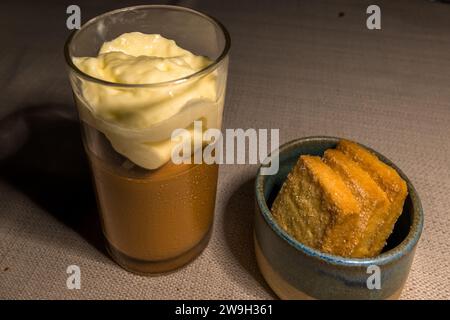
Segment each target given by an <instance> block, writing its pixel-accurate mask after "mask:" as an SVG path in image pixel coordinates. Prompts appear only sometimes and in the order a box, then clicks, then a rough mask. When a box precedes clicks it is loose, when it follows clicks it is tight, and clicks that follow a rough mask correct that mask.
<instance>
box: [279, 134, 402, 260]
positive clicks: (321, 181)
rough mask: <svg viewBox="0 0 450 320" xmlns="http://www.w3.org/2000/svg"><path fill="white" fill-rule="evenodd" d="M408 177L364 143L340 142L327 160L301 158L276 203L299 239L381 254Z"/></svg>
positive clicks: (343, 251) (327, 248)
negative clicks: (405, 177) (369, 149)
mask: <svg viewBox="0 0 450 320" xmlns="http://www.w3.org/2000/svg"><path fill="white" fill-rule="evenodd" d="M406 195H407V186H406V183H405V181H404V180H403V179H402V178H401V177H400V176H399V174H398V173H397V172H396V171H395V170H394V169H393V168H391V167H389V166H388V165H386V164H385V163H383V162H381V161H380V160H379V159H378V158H377V157H376V156H375V155H374V154H372V153H371V152H370V151H368V150H366V149H365V148H363V147H362V146H360V145H358V144H356V143H354V142H351V141H347V140H342V141H340V142H339V144H338V145H337V148H336V149H328V150H326V151H325V153H324V155H323V158H320V157H318V156H308V155H302V156H300V158H299V160H298V161H297V164H296V165H295V166H294V168H293V169H292V171H291V172H290V173H289V175H288V177H287V179H286V181H285V182H284V184H283V186H282V188H281V190H280V192H279V194H278V195H277V197H276V198H275V201H274V203H273V206H272V215H273V216H274V218H275V220H276V221H277V223H278V224H279V225H280V227H281V228H283V229H284V230H285V231H286V232H287V233H289V234H290V235H291V236H293V237H294V238H295V239H297V240H298V241H299V242H301V243H303V244H305V245H307V246H310V247H313V248H315V249H318V250H321V251H323V252H327V253H331V254H334V255H339V256H344V257H354V258H364V257H373V256H376V255H378V254H379V253H380V252H381V251H382V249H383V247H384V246H385V244H386V240H387V238H388V237H389V235H390V234H391V233H392V230H393V228H394V224H395V222H396V221H397V219H398V217H399V216H400V214H401V213H402V209H403V204H404V201H405V198H406Z"/></svg>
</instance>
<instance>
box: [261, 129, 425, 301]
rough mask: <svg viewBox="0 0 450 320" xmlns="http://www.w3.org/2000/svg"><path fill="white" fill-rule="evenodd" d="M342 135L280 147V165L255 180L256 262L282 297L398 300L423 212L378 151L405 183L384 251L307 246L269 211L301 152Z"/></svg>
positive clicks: (319, 150) (317, 149)
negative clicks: (353, 252)
mask: <svg viewBox="0 0 450 320" xmlns="http://www.w3.org/2000/svg"><path fill="white" fill-rule="evenodd" d="M339 140H340V138H336V137H307V138H301V139H298V140H294V141H291V142H288V143H286V144H284V145H283V146H281V147H280V148H279V161H280V168H279V171H278V173H276V174H274V175H261V168H260V169H259V171H258V175H257V177H256V183H255V192H256V214H255V229H254V242H255V252H256V258H257V262H258V266H259V268H260V270H261V272H262V274H263V276H264V278H265V279H266V281H267V283H268V284H269V286H270V287H271V288H272V289H273V291H274V292H275V293H276V294H277V295H278V296H279V297H280V298H282V299H397V298H398V297H399V296H400V293H401V291H402V288H403V286H404V284H405V281H406V279H407V277H408V273H409V270H410V267H411V263H412V261H413V257H414V251H415V248H416V245H417V242H418V240H419V238H420V235H421V232H422V228H423V211H422V206H421V203H420V200H419V197H418V195H417V192H416V190H415V189H414V187H413V185H412V184H411V182H410V181H409V179H408V177H406V176H405V174H404V173H403V172H402V171H401V170H400V169H399V168H398V167H397V166H395V165H394V164H393V163H392V162H391V161H389V160H388V159H387V158H386V157H384V156H383V155H381V154H380V153H378V152H376V151H374V150H372V149H371V148H368V147H366V148H367V149H369V150H371V151H372V152H374V153H375V154H376V155H377V156H378V158H379V159H380V160H381V161H383V162H385V163H386V164H388V165H390V166H391V167H393V168H395V169H396V170H397V172H398V173H399V174H400V176H401V177H402V178H403V179H404V180H405V181H406V183H407V186H408V196H407V198H406V200H405V204H404V207H403V213H402V214H401V216H400V218H399V219H398V220H397V223H396V224H395V228H394V231H393V233H392V234H391V236H390V237H389V239H388V241H387V245H386V247H385V248H384V250H383V252H382V253H381V254H380V255H378V256H376V257H373V258H344V257H340V256H335V255H331V254H326V253H323V252H320V251H318V250H315V249H313V248H311V247H308V246H306V245H304V244H302V243H300V242H298V241H297V240H295V239H294V238H293V237H291V236H290V235H289V234H287V233H286V232H285V231H284V230H283V229H281V228H280V227H279V226H278V225H277V223H276V221H275V220H274V218H273V217H272V214H271V212H270V207H271V205H272V202H273V200H274V199H275V197H276V195H277V194H278V192H279V190H280V188H281V186H282V184H283V182H284V180H285V179H286V177H287V174H288V173H289V172H290V171H291V169H292V168H293V166H294V165H295V163H296V162H297V159H298V157H299V156H300V155H303V154H310V155H319V156H321V155H323V153H324V151H325V150H326V149H328V148H334V147H336V145H337V143H338V142H339Z"/></svg>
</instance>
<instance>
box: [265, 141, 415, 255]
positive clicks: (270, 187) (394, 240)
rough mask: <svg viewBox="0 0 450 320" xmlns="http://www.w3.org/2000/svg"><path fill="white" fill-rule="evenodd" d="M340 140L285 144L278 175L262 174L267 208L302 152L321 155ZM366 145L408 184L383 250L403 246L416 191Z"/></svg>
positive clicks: (412, 218)
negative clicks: (401, 209) (401, 210)
mask: <svg viewBox="0 0 450 320" xmlns="http://www.w3.org/2000/svg"><path fill="white" fill-rule="evenodd" d="M339 140H340V138H332V137H312V138H310V139H302V141H298V140H297V141H293V142H290V143H287V144H285V145H284V146H282V147H281V148H280V154H279V156H280V169H279V171H278V173H277V174H275V175H266V176H262V177H263V185H264V187H263V192H264V198H265V201H266V203H267V206H268V208H269V209H270V208H271V207H272V203H273V201H274V200H275V198H276V196H277V194H278V192H279V191H280V189H281V186H282V185H283V183H284V181H285V179H286V177H287V175H288V173H289V172H290V171H291V169H292V168H293V167H294V165H295V164H296V162H297V160H298V158H299V156H300V155H304V154H309V155H316V156H322V155H323V153H324V152H325V150H327V149H329V148H335V147H336V145H337V143H338V142H339ZM364 147H365V146H364ZM366 148H367V149H369V150H371V151H372V152H374V153H375V154H376V155H377V156H378V158H379V159H380V160H381V161H383V162H385V163H386V164H388V165H390V166H392V167H393V168H394V169H396V170H397V172H398V173H399V174H400V175H401V176H402V178H403V179H404V180H405V181H406V182H407V185H408V196H407V198H406V200H405V204H404V206H403V212H402V214H401V216H400V217H399V219H398V220H397V222H396V224H395V227H394V231H393V232H392V234H391V235H390V237H389V239H388V240H387V244H386V246H385V247H384V249H383V252H387V251H389V250H391V249H393V248H395V247H397V246H398V245H400V244H401V243H402V242H403V241H404V240H405V239H406V238H407V237H408V234H409V232H410V230H411V227H412V225H413V221H414V205H413V200H412V196H411V194H412V193H414V194H415V191H414V190H413V188H412V186H411V184H410V182H409V180H408V179H407V177H406V176H405V175H404V174H403V173H402V172H401V171H400V170H399V169H398V168H397V167H396V166H395V165H394V164H393V163H392V162H391V161H390V160H388V159H387V158H385V157H384V156H382V155H381V154H379V153H377V152H376V151H374V150H372V149H370V148H368V147H366ZM269 214H270V213H269Z"/></svg>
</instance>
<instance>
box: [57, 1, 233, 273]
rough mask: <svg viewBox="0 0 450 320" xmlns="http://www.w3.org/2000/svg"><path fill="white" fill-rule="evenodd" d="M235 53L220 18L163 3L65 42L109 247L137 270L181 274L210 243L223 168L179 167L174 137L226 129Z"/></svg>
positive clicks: (98, 21) (120, 15)
mask: <svg viewBox="0 0 450 320" xmlns="http://www.w3.org/2000/svg"><path fill="white" fill-rule="evenodd" d="M229 48H230V37H229V35H228V32H227V31H226V29H225V28H224V27H223V25H222V24H221V23H220V22H218V21H217V20H215V19H214V18H212V17H209V16H207V15H205V14H202V13H199V12H196V11H194V10H191V9H187V8H182V7H176V6H155V5H148V6H136V7H130V8H124V9H120V10H116V11H112V12H108V13H106V14H103V15H100V16H98V17H96V18H94V19H92V20H90V21H89V22H87V23H86V24H85V25H83V27H82V28H81V29H80V30H77V31H76V32H74V33H73V34H72V35H71V37H70V38H69V39H68V41H67V43H66V46H65V55H66V61H67V65H68V72H69V78H70V82H71V85H72V90H73V95H74V99H75V102H76V105H77V108H78V114H79V118H80V123H81V128H82V137H83V142H84V146H85V150H86V153H87V155H88V158H89V162H90V165H91V169H92V176H93V181H94V185H95V189H96V195H97V203H98V207H99V211H100V216H101V222H102V229H103V233H104V236H105V239H106V244H107V248H108V251H109V253H110V254H111V256H112V257H113V259H114V260H115V261H116V262H117V263H118V264H119V265H121V266H122V267H123V268H125V269H127V270H129V271H132V272H135V273H140V274H153V273H161V272H167V271H170V270H173V269H176V268H179V267H181V266H183V265H185V264H186V263H188V262H190V261H191V260H193V259H194V258H195V257H196V256H198V255H199V254H200V253H201V251H202V250H203V249H204V248H205V247H206V245H207V243H208V240H209V236H210V234H211V229H212V224H213V218H214V205H215V197H216V189H217V174H218V165H217V164H215V163H213V164H207V163H205V162H202V163H197V162H195V163H194V161H184V162H183V163H181V164H178V163H175V162H173V161H172V152H173V150H174V147H175V145H176V144H177V141H178V140H177V139H176V136H175V138H174V136H173V133H174V132H175V131H176V130H178V129H186V130H185V132H187V133H188V135H189V136H190V137H191V138H192V139H194V138H195V137H201V138H202V133H203V132H204V131H205V130H207V129H210V128H214V129H220V128H221V123H222V112H223V104H224V98H225V88H226V80H227V69H228V51H229ZM195 121H200V122H201V130H202V132H196V131H198V126H194V122H195ZM205 143H206V142H205V141H203V140H202V141H201V142H200V143H193V145H194V147H193V148H192V154H191V155H189V157H191V156H192V157H193V155H194V153H196V152H201V149H202V148H203V147H204V146H205ZM196 146H197V147H196ZM188 160H190V159H188ZM189 162H190V163H189Z"/></svg>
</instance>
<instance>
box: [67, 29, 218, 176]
mask: <svg viewBox="0 0 450 320" xmlns="http://www.w3.org/2000/svg"><path fill="white" fill-rule="evenodd" d="M73 62H74V64H75V65H76V66H77V67H78V69H80V70H81V71H83V72H84V73H86V74H89V75H90V76H92V77H95V78H97V79H101V80H105V81H108V82H113V83H118V84H154V85H153V86H147V87H146V86H144V87H133V86H130V87H123V86H114V85H104V84H99V83H95V82H92V81H88V80H82V81H83V82H82V86H81V88H82V89H81V91H80V92H76V96H77V99H78V101H79V109H80V117H81V118H82V120H84V121H86V122H87V123H88V124H89V125H91V126H93V127H95V128H97V129H98V130H100V131H101V132H103V133H104V134H105V136H106V137H107V138H108V140H109V141H110V142H111V145H112V146H113V148H114V149H115V150H116V151H117V152H119V153H120V154H122V155H124V156H125V157H127V158H128V159H130V160H131V161H132V162H134V163H135V164H137V165H139V166H141V167H144V168H147V169H156V168H158V167H160V166H162V165H163V164H165V163H166V162H167V161H169V160H170V157H171V152H172V149H173V147H174V146H175V144H176V143H177V142H176V141H172V140H171V134H172V132H173V131H174V130H175V129H178V128H185V129H188V130H189V132H190V134H191V136H193V137H194V136H195V137H198V136H201V134H200V135H199V134H198V133H197V134H196V135H194V129H193V126H192V124H193V122H194V121H195V120H201V121H202V122H203V129H204V130H206V129H208V128H220V124H221V115H222V108H223V95H222V94H219V93H218V89H217V87H218V86H217V73H216V72H211V73H208V74H206V75H199V76H198V77H193V78H192V79H186V80H183V81H181V82H180V83H177V82H171V83H164V82H167V81H172V80H177V79H180V78H183V77H186V76H189V75H191V74H194V73H196V72H198V71H200V70H202V69H204V68H205V67H207V66H208V65H210V64H211V60H209V59H208V58H206V57H203V56H197V55H194V54H192V53H191V52H189V51H187V50H185V49H182V48H180V47H179V46H177V44H176V43H175V41H173V40H169V39H166V38H164V37H162V36H161V35H157V34H143V33H140V32H131V33H124V34H122V35H121V36H119V37H117V38H116V39H114V40H112V41H109V42H105V43H104V44H103V45H102V47H101V49H100V51H99V53H98V56H97V57H78V58H73ZM200 145H201V144H200ZM193 152H195V150H193Z"/></svg>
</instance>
